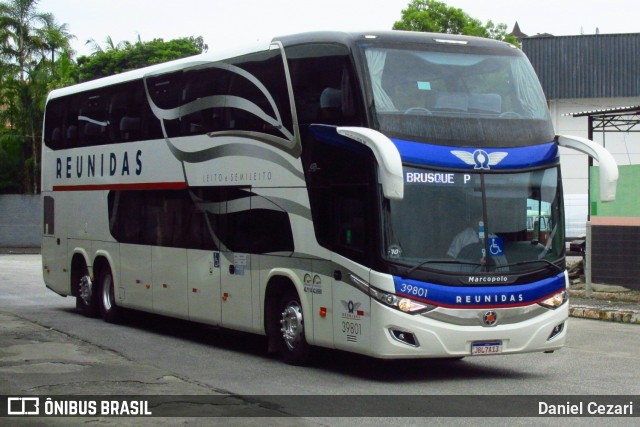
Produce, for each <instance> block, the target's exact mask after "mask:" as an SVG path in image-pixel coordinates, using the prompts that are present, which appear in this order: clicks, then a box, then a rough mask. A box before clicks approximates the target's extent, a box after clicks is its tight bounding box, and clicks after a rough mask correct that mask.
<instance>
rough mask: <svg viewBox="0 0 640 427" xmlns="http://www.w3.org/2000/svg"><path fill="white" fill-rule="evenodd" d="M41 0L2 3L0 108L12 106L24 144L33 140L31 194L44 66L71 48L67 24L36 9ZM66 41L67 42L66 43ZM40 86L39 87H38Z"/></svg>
mask: <svg viewBox="0 0 640 427" xmlns="http://www.w3.org/2000/svg"><path fill="white" fill-rule="evenodd" d="M37 6H38V0H9V1H5V2H2V3H0V61H1V63H2V70H3V75H2V89H1V91H2V92H1V93H0V96H1V98H0V105H5V106H6V105H9V106H12V107H13V108H12V111H13V113H12V114H11V117H9V120H10V124H11V126H12V128H13V129H14V130H15V133H16V134H18V135H23V138H24V139H25V141H29V140H30V141H31V149H30V150H27V149H26V147H25V150H24V151H25V152H29V151H30V156H31V158H30V160H29V161H28V167H29V169H30V172H31V173H30V174H29V175H30V176H31V185H30V187H31V188H32V191H33V192H34V193H37V192H38V183H39V179H38V177H39V165H38V153H39V146H40V143H39V141H40V138H39V135H38V134H39V132H40V130H41V128H42V108H41V106H42V105H43V104H44V102H43V99H40V98H43V97H44V96H46V93H45V92H46V91H45V90H43V88H41V87H39V86H41V85H43V84H46V79H43V78H42V77H41V76H42V66H43V64H44V63H45V62H46V59H47V55H48V54H49V53H51V55H52V56H51V57H52V61H53V60H55V53H56V52H57V51H60V50H62V49H64V48H68V45H69V39H70V37H71V36H70V35H69V33H68V32H67V28H66V25H65V24H63V25H57V24H56V22H55V19H54V17H53V15H52V14H50V13H40V12H38V10H37ZM65 39H66V41H65ZM37 85H39V86H38V87H36V86H37Z"/></svg>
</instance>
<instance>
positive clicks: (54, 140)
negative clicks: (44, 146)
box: [51, 128, 62, 147]
mask: <svg viewBox="0 0 640 427" xmlns="http://www.w3.org/2000/svg"><path fill="white" fill-rule="evenodd" d="M61 133H62V132H61V131H60V128H55V129H53V130H52V131H51V144H52V145H53V146H54V147H55V146H57V145H58V144H59V143H60V137H61Z"/></svg>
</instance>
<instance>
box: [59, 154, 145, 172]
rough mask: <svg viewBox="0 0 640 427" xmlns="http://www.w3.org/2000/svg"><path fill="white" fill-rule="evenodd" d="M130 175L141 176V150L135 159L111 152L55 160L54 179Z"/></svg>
mask: <svg viewBox="0 0 640 427" xmlns="http://www.w3.org/2000/svg"><path fill="white" fill-rule="evenodd" d="M133 162H135V163H133ZM132 174H135V175H137V176H140V175H141V174H142V150H137V151H136V153H135V157H134V156H133V155H130V154H129V153H128V152H126V151H125V152H124V153H122V154H116V153H113V152H112V153H102V154H86V155H76V156H66V157H58V158H56V179H72V178H78V179H82V178H93V177H104V176H130V175H132Z"/></svg>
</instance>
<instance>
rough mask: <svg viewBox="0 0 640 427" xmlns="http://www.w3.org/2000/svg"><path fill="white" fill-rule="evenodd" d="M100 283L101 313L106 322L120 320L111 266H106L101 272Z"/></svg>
mask: <svg viewBox="0 0 640 427" xmlns="http://www.w3.org/2000/svg"><path fill="white" fill-rule="evenodd" d="M99 284H100V287H99V289H100V299H99V300H100V315H101V316H102V318H103V319H104V320H105V321H106V322H115V321H117V320H118V317H119V314H120V310H119V309H118V306H117V305H116V298H115V291H114V286H113V275H112V274H111V269H110V268H109V267H105V268H104V269H103V270H102V271H101V272H100V279H99Z"/></svg>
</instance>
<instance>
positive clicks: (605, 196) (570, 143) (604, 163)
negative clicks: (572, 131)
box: [556, 135, 618, 202]
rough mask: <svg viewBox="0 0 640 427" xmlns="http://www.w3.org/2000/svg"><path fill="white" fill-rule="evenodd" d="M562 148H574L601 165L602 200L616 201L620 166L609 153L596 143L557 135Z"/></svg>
mask: <svg viewBox="0 0 640 427" xmlns="http://www.w3.org/2000/svg"><path fill="white" fill-rule="evenodd" d="M556 141H557V142H558V145H560V146H561V147H567V148H572V149H574V150H577V151H580V152H581V153H584V154H587V155H589V156H591V157H593V158H594V159H596V160H597V161H598V163H599V164H600V200H601V201H602V202H612V201H614V200H615V199H616V188H617V186H618V165H617V164H616V161H615V159H614V158H613V156H612V155H611V153H610V152H609V151H607V150H606V149H605V148H604V147H602V146H600V145H598V144H596V143H595V142H593V141H591V140H589V139H587V138H581V137H578V136H568V135H556Z"/></svg>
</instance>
